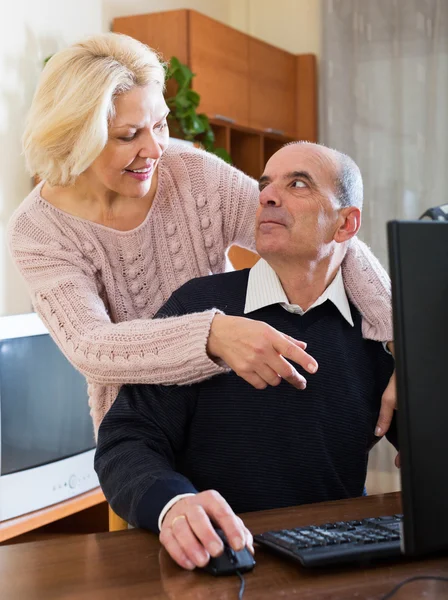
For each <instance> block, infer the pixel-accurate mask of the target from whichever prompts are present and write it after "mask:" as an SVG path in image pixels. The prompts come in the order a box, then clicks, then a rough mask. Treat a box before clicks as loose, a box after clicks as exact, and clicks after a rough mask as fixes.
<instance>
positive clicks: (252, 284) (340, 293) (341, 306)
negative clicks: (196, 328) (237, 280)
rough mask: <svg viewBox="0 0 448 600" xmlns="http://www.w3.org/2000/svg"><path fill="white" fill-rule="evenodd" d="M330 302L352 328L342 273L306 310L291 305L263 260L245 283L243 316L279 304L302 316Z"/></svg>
mask: <svg viewBox="0 0 448 600" xmlns="http://www.w3.org/2000/svg"><path fill="white" fill-rule="evenodd" d="M326 300H330V301H331V302H333V304H334V305H335V306H336V308H337V309H338V310H339V312H340V313H341V315H342V316H343V317H344V319H345V320H346V321H347V322H348V323H349V324H350V325H351V326H352V327H353V325H354V323H353V319H352V313H351V311H350V305H349V303H348V299H347V294H346V293H345V288H344V281H343V279H342V271H341V269H340V268H339V270H338V272H337V274H336V277H335V278H334V279H333V281H332V282H331V283H330V285H329V286H328V287H327V288H326V290H325V291H324V293H323V294H322V295H321V296H319V298H318V299H317V300H316V301H315V302H314V303H313V304H312V305H311V306H310V307H309V308H308V309H307V310H306V311H304V310H302V308H301V307H300V306H298V305H297V304H291V303H290V302H289V301H288V298H287V296H286V294H285V290H284V289H283V286H282V284H281V282H280V279H279V278H278V276H277V273H276V272H275V271H274V269H273V268H272V267H271V266H270V265H269V264H268V263H267V262H266V261H265V260H264V259H263V258H260V260H259V261H258V262H257V264H256V265H255V266H254V267H252V269H251V270H250V273H249V280H248V282H247V291H246V304H245V307H244V314H248V313H251V312H253V311H255V310H258V309H260V308H264V307H265V306H270V305H271V304H280V305H281V306H282V307H283V308H284V309H285V310H287V311H289V312H293V313H296V314H299V315H303V314H305V313H306V312H308V311H309V310H312V309H313V308H316V306H319V305H320V304H323V303H324V302H326Z"/></svg>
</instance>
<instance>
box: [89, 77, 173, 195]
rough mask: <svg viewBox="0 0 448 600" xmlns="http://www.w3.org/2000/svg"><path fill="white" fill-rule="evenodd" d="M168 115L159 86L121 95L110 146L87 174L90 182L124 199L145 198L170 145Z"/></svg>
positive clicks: (110, 137) (154, 84)
mask: <svg viewBox="0 0 448 600" xmlns="http://www.w3.org/2000/svg"><path fill="white" fill-rule="evenodd" d="M168 112H169V110H168V107H167V105H166V103H165V99H164V97H163V93H162V87H161V85H160V84H158V83H151V84H150V85H147V86H144V87H135V88H133V89H132V90H130V91H129V92H126V93H124V94H121V95H119V96H118V97H117V99H116V100H115V116H114V118H113V119H112V120H111V122H110V124H109V138H108V141H107V144H106V146H105V148H104V149H103V151H102V152H101V154H100V155H99V156H98V158H97V159H96V160H95V161H94V162H93V163H92V164H91V165H90V167H89V168H88V169H87V170H86V171H85V175H87V177H88V178H89V180H90V182H91V183H94V184H96V185H98V184H99V185H100V186H104V187H105V188H107V190H108V191H112V192H115V193H116V194H119V195H120V196H125V197H128V198H142V197H143V196H145V195H146V194H147V193H148V192H149V189H150V187H151V181H152V178H153V175H154V172H155V169H156V167H157V164H158V162H159V159H160V157H161V156H162V153H163V152H164V151H165V149H166V147H167V146H168V138H169V131H168V125H167V120H166V119H167V115H168Z"/></svg>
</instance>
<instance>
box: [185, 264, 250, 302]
mask: <svg viewBox="0 0 448 600" xmlns="http://www.w3.org/2000/svg"><path fill="white" fill-rule="evenodd" d="M249 271H250V269H241V270H239V271H229V272H228V273H219V274H217V275H206V276H205V277H195V278H194V279H191V280H190V281H187V283H184V284H183V285H182V286H181V287H180V288H179V289H178V290H177V291H176V292H174V294H176V296H178V297H179V298H190V297H194V296H196V294H203V295H204V296H205V297H207V298H212V297H213V298H214V297H216V298H217V299H218V298H220V297H226V296H227V297H230V296H232V297H233V296H234V294H235V293H238V292H239V291H242V292H243V293H244V297H245V294H246V289H247V281H248V278H249ZM192 295H194V296H192ZM196 299H197V298H196Z"/></svg>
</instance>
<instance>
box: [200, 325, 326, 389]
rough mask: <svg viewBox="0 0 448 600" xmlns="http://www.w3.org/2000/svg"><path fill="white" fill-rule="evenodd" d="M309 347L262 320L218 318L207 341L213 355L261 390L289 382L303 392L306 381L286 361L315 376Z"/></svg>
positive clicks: (315, 365)
mask: <svg viewBox="0 0 448 600" xmlns="http://www.w3.org/2000/svg"><path fill="white" fill-rule="evenodd" d="M305 348H306V344H305V343H304V342H300V341H297V340H295V339H294V338H292V337H290V336H288V335H284V334H283V333H280V332H279V331H277V330H276V329H274V328H273V327H271V326H270V325H267V324H266V323H262V322H261V321H252V320H251V319H246V318H244V317H230V316H227V315H221V314H217V315H215V317H214V319H213V321H212V325H211V328H210V335H209V338H208V342H207V352H208V354H209V356H211V357H214V358H220V359H222V360H223V361H224V362H225V363H227V365H229V367H230V368H231V369H232V370H233V371H235V373H236V374H237V375H239V376H240V377H242V378H243V379H245V380H246V381H247V382H248V383H250V384H251V385H253V386H254V388H256V389H258V390H263V389H265V388H266V387H267V386H268V385H278V384H279V383H280V382H281V380H282V379H286V381H288V382H289V383H291V384H292V385H293V386H294V387H296V388H298V389H299V390H303V389H305V387H306V379H305V378H304V377H303V376H302V375H300V374H299V373H298V372H297V371H296V369H295V368H294V367H293V366H292V365H291V364H290V363H289V362H288V361H287V360H286V359H289V360H292V361H293V362H295V363H297V364H299V365H300V366H302V367H303V368H304V369H305V371H308V373H315V372H316V371H317V368H318V365H317V362H316V361H315V360H314V358H313V357H312V356H310V355H309V354H308V353H307V352H305Z"/></svg>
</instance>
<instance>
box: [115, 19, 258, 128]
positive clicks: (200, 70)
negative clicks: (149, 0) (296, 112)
mask: <svg viewBox="0 0 448 600" xmlns="http://www.w3.org/2000/svg"><path fill="white" fill-rule="evenodd" d="M113 31H115V32H117V33H125V34H127V35H130V36H132V37H134V38H136V39H138V40H140V41H141V42H144V43H145V44H147V45H148V46H150V47H151V48H154V50H157V51H158V52H160V53H161V54H162V56H163V58H164V59H165V60H168V59H169V58H171V56H176V57H177V58H178V59H179V60H180V61H181V62H183V63H185V64H187V65H188V66H189V67H190V69H191V70H192V71H193V73H195V74H196V77H195V78H194V79H193V89H194V90H196V91H197V92H198V93H199V94H200V96H201V105H200V110H201V112H204V113H205V114H207V115H208V116H209V117H212V118H221V117H224V118H227V119H229V120H230V121H231V122H235V123H239V124H241V125H248V124H249V37H248V36H247V35H246V34H244V33H241V32H240V31H237V30H236V29H233V28H232V27H228V26H227V25H224V24H223V23H220V22H219V21H216V20H215V19H210V18H209V17H206V16H205V15H202V14H201V13H198V12H196V11H194V10H173V11H167V12H161V13H150V14H147V15H135V16H132V17H120V18H118V19H114V22H113Z"/></svg>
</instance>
